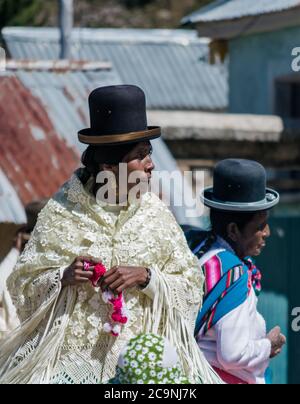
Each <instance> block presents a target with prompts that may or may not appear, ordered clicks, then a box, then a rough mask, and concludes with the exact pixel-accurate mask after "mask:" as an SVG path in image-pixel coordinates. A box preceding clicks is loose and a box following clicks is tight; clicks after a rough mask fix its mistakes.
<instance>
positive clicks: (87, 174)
mask: <svg viewBox="0 0 300 404" xmlns="http://www.w3.org/2000/svg"><path fill="white" fill-rule="evenodd" d="M135 147H136V143H131V144H122V145H116V146H101V147H100V146H89V147H88V148H87V149H86V151H85V152H84V153H83V155H82V157H81V163H82V165H83V166H84V167H83V168H82V169H81V171H80V174H79V177H80V180H81V182H82V184H83V185H85V184H86V183H87V182H88V180H89V179H90V178H91V177H93V178H94V180H95V181H96V177H97V175H98V173H99V171H100V167H99V166H100V165H101V164H110V165H118V164H120V163H121V162H122V161H123V159H124V157H125V156H126V155H127V154H128V153H130V152H131V151H132V150H133V149H134V148H135Z"/></svg>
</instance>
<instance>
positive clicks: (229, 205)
mask: <svg viewBox="0 0 300 404" xmlns="http://www.w3.org/2000/svg"><path fill="white" fill-rule="evenodd" d="M209 189H210V188H209ZM206 191H208V189H207V190H204V192H203V194H202V195H201V200H202V202H204V203H205V204H207V205H208V206H210V207H215V208H219V209H222V210H233V208H234V210H236V211H257V210H260V209H261V208H263V207H266V208H269V207H273V206H275V205H277V203H278V201H279V199H280V196H279V194H278V193H277V192H276V191H273V190H272V191H271V190H269V189H268V190H267V191H268V192H267V194H266V197H265V199H263V200H261V201H258V202H226V201H222V200H219V199H217V198H214V197H213V198H212V199H207V198H206V197H205V195H204V194H205V192H206Z"/></svg>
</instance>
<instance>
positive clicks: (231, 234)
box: [227, 223, 240, 243]
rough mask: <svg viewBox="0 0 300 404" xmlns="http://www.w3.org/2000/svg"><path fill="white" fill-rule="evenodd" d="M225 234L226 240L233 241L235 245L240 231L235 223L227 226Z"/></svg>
mask: <svg viewBox="0 0 300 404" xmlns="http://www.w3.org/2000/svg"><path fill="white" fill-rule="evenodd" d="M227 234H228V238H229V239H230V240H232V241H234V242H235V243H236V242H237V241H238V240H239V236H240V230H239V228H238V226H237V224H236V223H230V224H229V225H228V226H227Z"/></svg>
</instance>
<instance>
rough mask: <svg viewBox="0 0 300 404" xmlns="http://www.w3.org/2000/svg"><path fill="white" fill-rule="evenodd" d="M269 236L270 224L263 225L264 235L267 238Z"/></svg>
mask: <svg viewBox="0 0 300 404" xmlns="http://www.w3.org/2000/svg"><path fill="white" fill-rule="evenodd" d="M270 236H271V229H270V226H269V225H268V224H267V226H266V227H265V231H264V237H265V238H269V237H270Z"/></svg>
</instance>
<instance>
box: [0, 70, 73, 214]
mask: <svg viewBox="0 0 300 404" xmlns="http://www.w3.org/2000/svg"><path fill="white" fill-rule="evenodd" d="M78 163H79V158H78V153H77V152H76V150H75V149H72V148H71V147H69V146H68V145H67V144H66V142H65V141H64V139H63V138H61V137H60V136H59V135H58V134H57V132H56V130H55V128H54V126H53V124H52V122H51V120H50V119H49V116H48V114H47V112H46V110H45V108H44V107H43V105H42V104H41V102H40V100H39V99H38V98H37V97H35V96H34V95H33V94H32V93H31V92H30V90H28V88H26V87H25V86H24V85H23V84H22V82H21V81H20V80H19V79H18V78H17V77H14V76H12V75H10V74H6V75H2V76H0V170H1V176H0V188H2V190H3V191H2V194H3V195H2V196H3V198H0V202H1V206H0V210H1V217H0V220H1V221H2V222H5V221H13V220H14V222H21V221H22V220H23V217H22V215H23V214H24V212H23V211H22V209H21V206H20V202H21V203H22V204H23V205H26V204H27V203H29V202H32V201H34V200H38V199H41V198H47V197H50V196H52V195H53V193H55V192H56V191H57V189H58V188H59V187H60V186H61V185H62V184H63V183H64V182H65V181H66V180H67V179H68V178H69V176H70V174H71V173H72V172H73V171H74V169H75V168H76V167H77V166H78ZM12 189H13V190H14V192H11V191H12ZM5 196H6V197H5ZM8 196H9V197H8ZM9 205H10V206H9Z"/></svg>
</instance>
